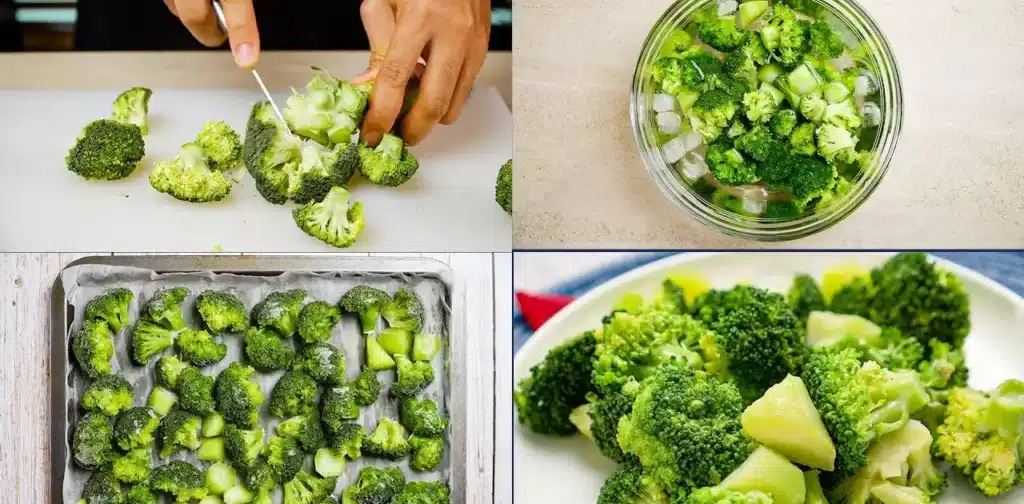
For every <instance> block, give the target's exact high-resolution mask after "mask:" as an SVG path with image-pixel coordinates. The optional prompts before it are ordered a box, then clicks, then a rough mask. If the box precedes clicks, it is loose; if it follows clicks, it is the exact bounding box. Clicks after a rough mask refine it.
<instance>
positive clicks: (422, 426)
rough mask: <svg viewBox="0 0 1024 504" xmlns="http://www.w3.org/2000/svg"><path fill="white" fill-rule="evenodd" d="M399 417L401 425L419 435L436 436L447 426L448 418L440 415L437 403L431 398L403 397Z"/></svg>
mask: <svg viewBox="0 0 1024 504" xmlns="http://www.w3.org/2000/svg"><path fill="white" fill-rule="evenodd" d="M399 419H400V420H401V422H402V426H403V427H405V428H406V429H408V430H409V432H412V433H413V434H414V435H416V436H420V437H437V436H440V435H441V434H443V433H444V431H445V429H447V428H448V420H447V419H445V418H444V417H442V416H441V413H440V411H438V408H437V403H435V402H434V401H433V400H431V399H423V400H418V399H403V400H402V402H401V403H400V408H399Z"/></svg>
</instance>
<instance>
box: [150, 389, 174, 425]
mask: <svg viewBox="0 0 1024 504" xmlns="http://www.w3.org/2000/svg"><path fill="white" fill-rule="evenodd" d="M175 404H178V396H177V395H176V394H175V393H174V392H171V391H170V390H167V389H165V388H163V387H161V386H159V385H157V386H155V387H153V391H152V392H150V393H149V398H148V399H147V400H146V406H147V407H149V408H150V409H152V410H153V411H155V412H156V414H157V415H158V416H160V417H164V416H167V413H170V411H171V408H173V407H174V405H175Z"/></svg>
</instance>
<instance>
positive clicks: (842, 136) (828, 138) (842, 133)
mask: <svg viewBox="0 0 1024 504" xmlns="http://www.w3.org/2000/svg"><path fill="white" fill-rule="evenodd" d="M818 153H819V154H821V157H823V158H825V160H826V161H828V162H829V163H836V162H840V163H856V162H857V159H858V157H859V154H857V137H856V136H854V135H853V133H850V131H849V130H847V129H846V128H843V127H842V126H836V125H834V124H822V125H821V127H819V128H818Z"/></svg>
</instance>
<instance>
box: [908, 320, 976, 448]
mask: <svg viewBox="0 0 1024 504" xmlns="http://www.w3.org/2000/svg"><path fill="white" fill-rule="evenodd" d="M906 340H907V341H913V342H915V343H916V342H917V340H916V339H913V338H906ZM918 345H920V344H918ZM928 347H929V348H928V350H929V351H928V354H929V356H930V357H929V359H930V360H920V359H919V360H920V362H919V363H918V364H917V372H918V374H919V375H920V376H921V383H922V384H923V385H924V387H925V388H926V389H928V396H929V397H930V398H931V400H929V401H928V404H927V405H926V406H925V407H924V408H922V409H921V410H920V411H918V413H917V415H915V418H917V419H919V420H921V421H922V422H923V423H924V424H925V425H926V426H928V428H929V429H931V430H932V431H933V432H934V431H935V428H936V427H938V426H939V425H940V424H941V423H942V421H943V419H944V418H945V414H946V404H947V403H948V401H949V391H950V390H951V389H953V388H955V387H966V386H967V366H966V363H965V362H964V354H963V352H962V351H960V350H953V348H952V347H951V346H950V345H949V344H948V343H946V342H944V341H939V340H930V341H928ZM923 354H924V351H923V348H922V349H921V357H923Z"/></svg>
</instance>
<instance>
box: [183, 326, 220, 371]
mask: <svg viewBox="0 0 1024 504" xmlns="http://www.w3.org/2000/svg"><path fill="white" fill-rule="evenodd" d="M174 346H175V347H176V348H177V349H178V353H179V354H180V355H181V358H182V360H184V361H186V362H188V363H190V364H192V365H195V366H199V367H205V366H210V365H213V364H216V363H218V362H220V361H221V360H223V359H224V357H225V356H226V355H227V354H228V347H227V345H225V344H223V343H218V342H216V341H214V339H213V336H211V335H210V333H208V332H206V331H203V330H201V329H192V328H186V329H184V330H182V331H181V332H180V333H178V337H177V338H176V339H175V340H174Z"/></svg>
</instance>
